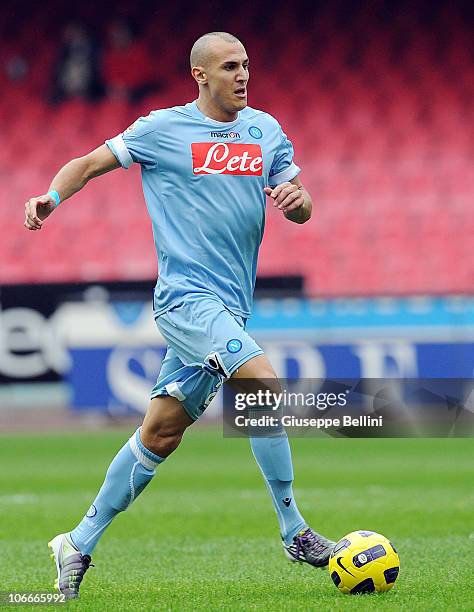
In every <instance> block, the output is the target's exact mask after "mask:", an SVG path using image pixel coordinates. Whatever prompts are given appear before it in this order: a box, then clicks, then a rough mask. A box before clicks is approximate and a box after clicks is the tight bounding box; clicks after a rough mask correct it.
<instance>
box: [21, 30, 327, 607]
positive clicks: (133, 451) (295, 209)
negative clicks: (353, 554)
mask: <svg viewBox="0 0 474 612" xmlns="http://www.w3.org/2000/svg"><path fill="white" fill-rule="evenodd" d="M190 59H191V72H192V76H193V77H194V79H195V81H196V82H197V84H198V87H199V96H198V98H197V100H195V101H194V102H191V103H188V104H185V105H184V106H175V107H173V108H167V109H162V110H158V111H153V112H151V113H150V114H149V115H148V116H147V117H141V118H140V119H138V120H137V121H136V122H135V123H134V124H133V125H132V126H130V127H129V128H128V129H127V130H125V132H123V133H122V134H119V135H118V136H115V138H112V139H110V140H107V141H106V143H105V144H103V145H102V146H100V147H98V148H97V149H95V150H94V151H92V152H91V153H89V154H88V155H85V156H84V157H80V158H78V159H73V160H72V161H70V162H69V163H68V164H66V165H65V166H64V167H63V168H62V169H61V170H60V171H59V173H58V174H57V175H56V176H55V178H54V179H53V181H52V183H51V186H50V189H49V192H48V193H47V194H45V195H42V196H40V197H36V198H31V199H30V200H29V201H28V202H27V203H26V205H25V209H26V220H25V226H26V227H27V228H28V229H29V230H40V229H41V228H42V226H43V224H44V221H45V219H46V218H47V217H48V216H49V215H50V214H51V213H52V212H53V211H54V210H55V209H56V207H57V205H58V204H59V202H61V201H64V200H66V199H67V198H70V197H71V196H72V195H73V194H74V193H76V192H77V191H79V190H80V189H81V188H82V187H84V185H85V184H86V183H87V182H88V181H89V180H90V179H91V178H93V177H97V176H99V175H101V174H104V173H106V172H109V171H111V170H114V169H116V168H119V167H122V168H128V167H129V166H130V165H131V164H132V163H133V162H136V163H139V164H140V165H141V170H142V181H143V189H144V194H145V200H146V204H147V207H148V211H149V214H150V217H151V220H152V224H153V233H154V238H155V245H156V250H157V254H158V262H159V278H158V282H157V285H156V288H155V292H154V316H155V320H156V324H157V326H158V328H159V330H160V331H161V333H162V335H163V336H164V338H165V339H166V341H167V343H168V349H167V352H166V356H165V358H164V360H163V364H162V367H161V371H160V373H159V376H158V381H157V383H156V385H155V387H154V388H153V390H152V393H151V398H152V399H151V403H150V406H149V409H148V411H147V414H146V416H145V418H144V421H143V424H142V426H141V427H140V428H139V429H138V430H137V431H136V432H135V433H134V434H133V435H132V437H131V438H130V439H129V440H128V441H127V442H126V444H125V445H124V446H123V447H122V449H121V450H120V451H119V452H118V453H117V455H116V456H115V458H114V459H113V460H112V463H111V464H110V467H109V469H108V470H107V474H106V476H105V481H104V483H103V485H102V487H101V489H100V490H99V492H98V494H97V497H96V498H95V500H94V501H93V503H92V505H91V506H90V508H89V509H88V510H87V512H86V514H85V516H84V518H83V519H82V520H81V521H80V523H79V524H78V525H77V526H76V527H75V528H74V529H73V530H72V531H71V532H69V533H64V534H60V535H58V536H56V537H55V538H53V539H52V541H51V542H50V543H49V545H50V548H51V549H52V556H53V558H54V560H55V562H56V567H57V572H58V578H57V581H56V583H55V586H56V587H57V588H58V589H59V590H60V591H61V592H62V593H64V594H65V595H66V597H68V598H74V597H78V595H79V587H80V584H81V581H82V579H83V576H84V574H85V572H86V571H87V569H88V568H89V565H90V563H91V556H90V555H91V553H92V551H93V550H94V548H95V546H96V544H97V542H98V541H99V539H100V537H101V535H102V534H103V532H104V530H105V529H106V528H107V527H108V526H109V525H110V523H111V522H112V520H113V519H114V517H115V516H116V515H117V514H118V513H119V512H122V511H123V510H125V509H126V508H128V506H129V505H130V504H131V503H132V502H133V501H134V500H135V499H136V498H137V497H138V495H139V494H140V493H141V492H142V491H143V489H144V488H145V487H146V485H147V484H148V483H149V482H150V480H151V479H152V478H153V476H154V475H155V472H156V470H157V468H158V467H159V466H160V465H161V464H162V463H163V462H164V461H165V459H166V457H168V456H169V455H170V454H171V453H172V452H173V451H174V450H175V449H176V448H177V447H178V445H179V444H180V442H181V439H182V436H183V434H184V432H185V430H186V428H187V427H189V426H190V425H191V424H192V423H193V422H194V421H196V420H197V419H198V418H199V416H200V415H201V414H202V412H203V411H204V410H205V408H206V407H207V405H208V404H209V402H210V401H211V400H212V398H213V397H214V395H215V392H216V390H217V389H218V388H219V386H221V384H222V383H223V382H226V381H230V383H231V384H232V383H233V384H236V385H241V387H240V388H242V385H243V386H244V388H249V385H250V383H252V382H253V383H255V382H257V383H259V382H260V381H261V383H262V385H265V386H266V388H271V389H272V390H273V391H276V392H277V391H278V390H279V383H278V380H277V376H276V374H275V372H274V370H273V368H272V366H271V365H270V363H269V361H268V359H267V358H266V356H265V355H264V354H263V351H262V349H261V348H260V347H259V346H258V344H257V343H256V342H255V341H254V340H253V339H252V338H251V337H250V336H249V334H248V333H247V332H246V331H245V324H246V321H247V318H248V317H249V316H250V311H251V304H252V295H253V289H254V283H255V275H256V266H257V255H258V249H259V245H260V242H261V239H262V235H263V228H264V217H265V194H266V195H267V196H270V198H271V199H272V200H273V203H274V206H276V207H277V208H278V209H279V210H280V211H281V212H282V214H283V215H284V216H285V217H286V218H287V219H288V220H289V221H293V222H295V223H305V222H306V221H308V219H309V218H310V217H311V208H312V202H311V197H310V196H309V194H308V192H307V191H306V190H305V189H304V187H303V185H302V183H301V181H300V179H299V176H298V175H299V173H300V168H298V166H297V165H296V164H295V163H294V161H293V147H292V144H291V142H290V141H289V140H288V138H287V137H286V135H285V134H284V133H283V131H282V129H281V127H280V125H279V124H278V122H277V121H276V120H275V119H274V118H273V117H272V116H270V115H268V114H267V113H265V112H262V111H259V110H254V109H253V108H250V107H249V106H247V84H248V80H249V60H248V57H247V54H246V51H245V48H244V46H243V45H242V43H241V42H240V41H239V40H238V39H237V38H235V37H234V36H232V35H231V34H228V33H225V32H212V33H209V34H205V35H204V36H202V37H201V38H199V39H198V40H197V41H196V42H195V44H194V45H193V48H192V51H191V58H190ZM250 386H251V385H250ZM251 447H252V451H253V454H254V456H255V459H256V461H257V463H258V465H259V467H260V470H261V472H262V474H263V478H264V480H265V483H266V485H267V487H268V490H269V492H270V495H271V498H272V501H273V504H274V507H275V510H276V514H277V518H278V522H279V527H280V532H281V537H282V541H283V547H284V551H285V553H286V554H287V556H288V557H289V558H290V559H291V560H293V561H302V562H306V563H309V564H311V565H313V566H315V567H323V566H325V565H327V563H328V558H329V555H330V552H331V550H332V548H333V546H334V543H333V542H331V541H330V540H328V539H326V538H324V537H323V536H321V535H320V534H318V533H316V532H315V531H313V530H312V529H311V528H310V527H309V526H308V524H307V523H306V521H305V520H304V518H303V517H302V515H301V514H300V512H299V510H298V507H297V505H296V502H295V499H294V495H293V491H292V483H293V467H292V460H291V454H290V447H289V444H288V438H287V436H286V433H285V432H284V431H283V430H282V431H280V432H279V433H278V434H277V435H273V436H268V437H252V438H251Z"/></svg>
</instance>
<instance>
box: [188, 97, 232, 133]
mask: <svg viewBox="0 0 474 612" xmlns="http://www.w3.org/2000/svg"><path fill="white" fill-rule="evenodd" d="M196 102H197V100H194V102H193V103H192V105H193V108H194V111H195V113H196V114H197V115H199V117H200V118H201V119H204V121H206V122H207V123H209V124H210V125H216V126H219V127H221V128H227V127H233V126H234V125H236V124H237V123H238V122H239V121H240V111H239V112H238V114H237V119H235V120H234V121H217V120H216V119H211V118H210V117H208V116H207V115H205V114H204V113H201V111H200V110H199V108H198V105H197V104H196Z"/></svg>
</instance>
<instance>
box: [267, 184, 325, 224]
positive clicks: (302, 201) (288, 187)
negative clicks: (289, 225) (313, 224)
mask: <svg viewBox="0 0 474 612" xmlns="http://www.w3.org/2000/svg"><path fill="white" fill-rule="evenodd" d="M264 191H265V193H266V194H267V196H270V197H271V198H272V199H273V200H274V202H273V206H276V207H277V208H278V209H279V210H281V211H282V213H283V214H284V215H285V217H286V218H287V219H288V221H293V222H294V223H306V221H308V220H309V219H310V218H311V211H312V209H313V202H312V200H311V196H310V195H309V193H308V192H307V191H306V189H305V188H304V187H303V183H302V182H301V180H300V178H299V177H298V176H295V178H294V179H291V181H288V182H286V183H281V184H280V185H277V186H276V187H273V188H272V187H264Z"/></svg>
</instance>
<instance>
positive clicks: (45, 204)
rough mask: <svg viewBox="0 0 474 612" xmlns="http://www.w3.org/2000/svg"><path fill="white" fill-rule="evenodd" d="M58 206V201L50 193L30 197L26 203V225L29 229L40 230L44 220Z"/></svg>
mask: <svg viewBox="0 0 474 612" xmlns="http://www.w3.org/2000/svg"><path fill="white" fill-rule="evenodd" d="M55 208H56V201H55V200H54V198H53V197H52V196H50V195H48V194H45V195H42V196H40V197H39V198H30V199H29V200H28V202H27V203H26V204H25V227H26V228H27V229H29V230H40V229H41V228H42V227H43V221H44V220H45V219H46V218H47V217H49V215H50V214H51V213H52V212H53V210H54V209H55Z"/></svg>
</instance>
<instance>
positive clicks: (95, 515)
mask: <svg viewBox="0 0 474 612" xmlns="http://www.w3.org/2000/svg"><path fill="white" fill-rule="evenodd" d="M163 461H164V459H163V458H162V457H159V456H158V455H155V454H154V453H152V452H151V451H149V450H148V449H147V448H145V447H144V446H143V443H142V441H141V439H140V428H139V429H137V431H136V432H135V433H134V434H133V436H132V437H131V438H130V440H128V442H127V443H126V444H125V445H124V446H123V447H122V448H121V449H120V450H119V452H118V453H117V454H116V455H115V457H114V459H113V461H112V463H111V464H110V466H109V469H108V470H107V474H106V475H105V480H104V484H103V485H102V487H101V488H100V491H99V493H98V494H97V497H96V498H95V500H94V503H93V504H92V506H91V507H90V508H89V510H88V511H87V514H86V515H85V516H84V518H83V519H82V521H81V522H80V523H79V525H78V526H77V527H76V528H75V529H73V531H71V533H70V534H69V535H70V538H71V540H72V542H73V544H74V545H75V546H76V547H77V548H78V549H79V550H80V551H81V552H82V554H87V555H90V554H91V553H92V551H93V550H94V548H95V546H96V544H97V542H98V541H99V539H100V537H101V536H102V534H103V533H104V531H105V529H106V528H107V527H108V526H109V525H110V523H111V522H112V520H113V518H114V517H115V516H116V515H117V514H118V513H119V512H122V511H123V510H126V509H127V508H128V506H129V505H130V504H131V503H132V502H133V500H134V499H136V498H137V497H138V496H139V495H140V493H141V492H142V491H143V489H144V488H145V487H146V485H147V484H148V483H149V482H150V480H151V479H152V478H153V476H154V475H155V469H156V467H157V465H158V464H160V463H162V462H163Z"/></svg>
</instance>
